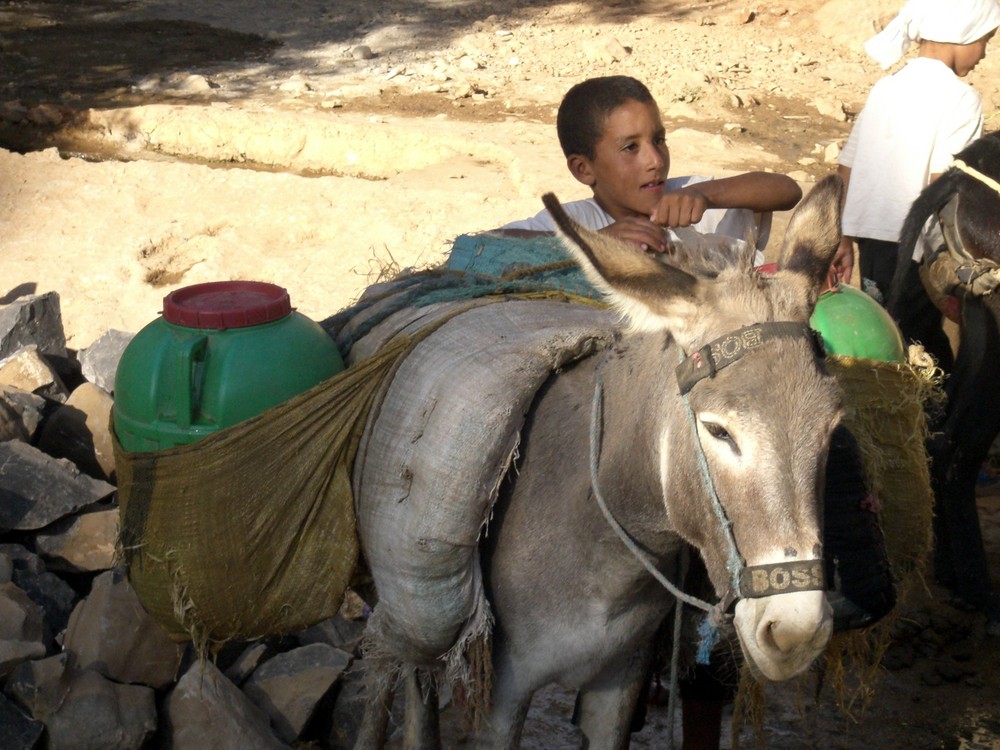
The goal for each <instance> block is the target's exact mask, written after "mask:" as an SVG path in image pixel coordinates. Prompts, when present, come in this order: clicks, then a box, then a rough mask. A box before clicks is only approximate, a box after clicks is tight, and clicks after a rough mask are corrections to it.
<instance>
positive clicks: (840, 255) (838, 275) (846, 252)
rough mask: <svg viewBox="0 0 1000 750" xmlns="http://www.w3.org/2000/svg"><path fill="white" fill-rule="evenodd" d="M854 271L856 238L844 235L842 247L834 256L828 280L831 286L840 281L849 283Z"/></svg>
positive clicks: (841, 241) (841, 242)
mask: <svg viewBox="0 0 1000 750" xmlns="http://www.w3.org/2000/svg"><path fill="white" fill-rule="evenodd" d="M853 273H854V239H853V238H852V237H844V238H842V239H841V240H840V247H839V248H837V252H836V254H835V255H834V256H833V261H832V262H831V263H830V271H829V273H828V274H827V281H828V283H829V285H830V287H831V288H832V287H835V286H837V282H838V281H843V282H844V283H845V284H849V283H850V281H851V275H852V274H853Z"/></svg>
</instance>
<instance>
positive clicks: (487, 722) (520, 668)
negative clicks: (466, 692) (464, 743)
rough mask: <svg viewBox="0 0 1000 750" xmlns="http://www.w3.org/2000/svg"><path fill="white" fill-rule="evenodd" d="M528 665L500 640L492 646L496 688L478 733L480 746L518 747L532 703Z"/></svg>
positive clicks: (491, 749) (483, 749)
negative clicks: (524, 680) (508, 651)
mask: <svg viewBox="0 0 1000 750" xmlns="http://www.w3.org/2000/svg"><path fill="white" fill-rule="evenodd" d="M528 671H529V669H528V665H524V664H522V665H518V664H517V663H515V662H514V661H513V659H512V658H511V657H510V655H509V654H508V653H506V651H505V650H504V648H503V645H502V643H501V642H499V641H495V642H494V649H493V689H492V694H491V699H492V702H491V705H490V711H489V713H488V714H487V716H486V718H485V719H484V720H483V726H482V727H480V728H479V731H478V733H477V735H476V745H475V747H476V749H477V750H517V748H518V747H520V745H521V730H523V729H524V720H525V718H526V717H527V716H528V707H529V706H530V705H531V696H532V694H533V693H534V690H533V689H532V688H529V687H527V686H526V685H524V684H523V683H522V680H523V678H524V677H525V675H526V673H527V672H528Z"/></svg>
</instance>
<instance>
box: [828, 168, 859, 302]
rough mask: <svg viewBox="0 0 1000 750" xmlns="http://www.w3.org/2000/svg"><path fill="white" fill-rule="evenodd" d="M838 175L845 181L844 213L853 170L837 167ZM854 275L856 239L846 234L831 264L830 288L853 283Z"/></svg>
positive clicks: (841, 207) (841, 204) (841, 208)
mask: <svg viewBox="0 0 1000 750" xmlns="http://www.w3.org/2000/svg"><path fill="white" fill-rule="evenodd" d="M837 174H839V175H840V179H842V180H843V181H844V192H843V193H842V194H841V198H840V212H841V214H843V213H844V203H846V202H847V189H848V187H849V186H850V184H851V168H850V167H845V166H844V165H843V164H839V165H837ZM853 273H854V238H853V237H848V236H847V235H846V234H845V235H843V236H842V237H841V238H840V247H839V248H837V252H836V254H835V255H834V256H833V260H832V261H831V262H830V274H829V278H828V282H829V284H830V286H836V285H837V282H838V281H843V282H844V283H845V284H849V283H850V282H851V275H852V274H853Z"/></svg>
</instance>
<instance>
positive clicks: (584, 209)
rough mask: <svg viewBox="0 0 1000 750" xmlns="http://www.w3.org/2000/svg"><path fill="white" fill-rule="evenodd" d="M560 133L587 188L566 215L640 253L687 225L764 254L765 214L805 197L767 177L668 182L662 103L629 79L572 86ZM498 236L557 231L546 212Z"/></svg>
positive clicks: (663, 247) (659, 248)
mask: <svg viewBox="0 0 1000 750" xmlns="http://www.w3.org/2000/svg"><path fill="white" fill-rule="evenodd" d="M556 130H557V132H558V135H559V143H560V145H561V146H562V149H563V153H564V154H565V155H566V166H567V167H568V168H569V171H570V173H571V174H572V175H573V176H574V177H575V178H576V179H577V180H579V181H580V182H581V183H583V184H584V185H587V186H588V187H590V188H591V190H592V191H593V197H591V198H588V199H586V200H582V201H574V202H571V203H568V204H565V206H564V208H565V209H566V210H567V212H568V213H569V215H570V216H571V217H572V218H573V219H575V220H576V221H577V222H579V223H580V224H582V225H583V226H585V227H587V228H588V229H593V230H596V231H599V232H602V233H605V234H608V235H611V236H613V237H617V238H619V239H621V240H624V241H626V242H631V243H632V244H634V245H636V246H637V247H639V248H641V249H643V250H646V251H650V252H658V253H662V252H666V251H667V247H668V241H669V240H670V239H671V236H670V235H669V234H668V232H667V231H666V230H667V229H672V230H675V232H676V230H678V229H681V228H686V227H690V228H692V229H693V230H695V231H697V232H698V233H699V234H709V233H711V234H720V235H726V236H727V237H732V238H735V239H736V240H740V241H752V242H753V244H755V246H756V248H757V250H758V251H760V250H762V249H763V246H764V243H765V242H766V241H767V236H768V232H769V230H770V213H771V212H772V211H781V210H787V209H791V208H793V207H794V206H795V204H796V203H798V201H799V199H800V198H801V197H802V191H801V189H800V188H799V186H798V185H797V184H796V182H795V181H794V180H792V179H791V178H790V177H788V176H786V175H782V174H774V173H770V172H747V173H744V174H739V175H735V176H733V177H724V178H719V179H711V178H707V177H680V178H668V175H669V172H670V149H669V148H668V147H667V134H666V128H664V126H663V121H662V120H661V118H660V110H659V107H658V106H657V104H656V101H655V100H654V99H653V96H652V94H650V92H649V89H647V88H646V86H645V85H644V84H642V83H641V82H639V81H637V80H636V79H634V78H630V77H628V76H607V77H601V78H591V79H588V80H586V81H583V82H582V83H579V84H577V85H575V86H573V87H572V88H571V89H570V90H569V91H568V92H567V93H566V96H565V97H563V101H562V103H561V104H560V107H559V113H558V115H557V118H556ZM501 230H502V231H504V232H507V233H516V232H522V233H523V232H530V233H534V232H551V231H553V230H554V226H553V224H552V220H551V218H550V217H549V215H548V212H546V211H543V212H541V213H539V214H538V215H537V216H534V217H532V218H530V219H525V220H523V221H516V222H512V223H510V224H507V225H505V226H504V227H501ZM682 236H683V235H682ZM689 236H690V235H689ZM672 239H676V235H675V236H674V237H673V238H672Z"/></svg>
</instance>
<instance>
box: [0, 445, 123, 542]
mask: <svg viewBox="0 0 1000 750" xmlns="http://www.w3.org/2000/svg"><path fill="white" fill-rule="evenodd" d="M0 465H2V466H3V467H4V470H3V472H0V532H2V531H5V530H10V529H17V530H19V531H34V530H37V529H41V528H43V527H45V526H48V525H49V524H50V523H53V522H54V521H57V520H59V519H60V518H63V517H64V516H67V515H69V514H70V513H74V512H76V511H78V510H80V509H82V508H85V507H87V506H88V505H93V504H94V503H96V502H98V501H100V500H103V499H104V498H106V497H108V496H109V495H111V494H112V493H113V492H114V491H115V488H114V486H113V485H111V484H108V483H107V482H104V481H102V480H100V479H94V478H92V477H89V476H87V475H86V474H82V473H81V472H80V470H79V469H78V468H77V467H76V466H75V465H74V464H73V463H72V462H70V461H68V460H66V459H57V458H52V457H51V456H48V455H46V454H45V453H43V452H42V451H40V450H38V449H37V448H34V447H32V446H30V445H28V444H26V443H21V442H18V441H9V442H6V443H0Z"/></svg>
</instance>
